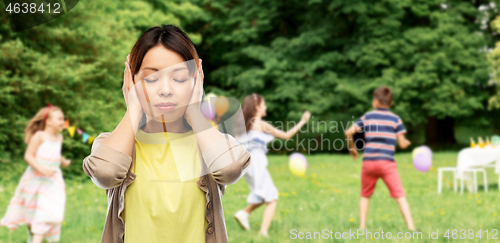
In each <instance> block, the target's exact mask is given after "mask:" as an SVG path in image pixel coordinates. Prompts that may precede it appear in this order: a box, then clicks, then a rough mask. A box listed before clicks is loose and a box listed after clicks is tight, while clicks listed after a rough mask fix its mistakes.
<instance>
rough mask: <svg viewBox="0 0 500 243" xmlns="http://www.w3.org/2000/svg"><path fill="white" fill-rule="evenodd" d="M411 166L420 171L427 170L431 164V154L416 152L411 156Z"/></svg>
mask: <svg viewBox="0 0 500 243" xmlns="http://www.w3.org/2000/svg"><path fill="white" fill-rule="evenodd" d="M413 166H415V169H417V170H418V171H420V172H426V171H428V170H429V169H430V168H431V166H432V154H430V153H418V154H417V155H415V157H414V158H413Z"/></svg>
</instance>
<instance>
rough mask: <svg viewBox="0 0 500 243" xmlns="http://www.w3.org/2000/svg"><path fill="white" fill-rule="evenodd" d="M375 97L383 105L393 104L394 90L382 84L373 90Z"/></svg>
mask: <svg viewBox="0 0 500 243" xmlns="http://www.w3.org/2000/svg"><path fill="white" fill-rule="evenodd" d="M373 98H374V99H376V100H378V102H379V103H380V104H381V105H383V106H390V105H391V104H392V91H391V89H389V88H388V87H387V86H382V87H380V88H378V89H376V90H375V91H373Z"/></svg>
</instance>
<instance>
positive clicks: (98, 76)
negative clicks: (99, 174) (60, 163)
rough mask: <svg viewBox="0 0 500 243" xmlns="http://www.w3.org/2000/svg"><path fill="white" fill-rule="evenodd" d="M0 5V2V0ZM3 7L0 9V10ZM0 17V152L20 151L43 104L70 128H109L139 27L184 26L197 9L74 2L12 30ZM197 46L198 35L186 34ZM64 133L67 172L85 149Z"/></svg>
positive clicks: (118, 110) (119, 113)
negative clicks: (25, 27) (68, 7)
mask: <svg viewBox="0 0 500 243" xmlns="http://www.w3.org/2000/svg"><path fill="white" fill-rule="evenodd" d="M0 5H1V6H2V8H3V7H4V6H3V4H0ZM3 9H4V8H3ZM2 14H3V15H2V19H1V20H0V56H1V58H0V85H1V88H0V113H1V114H2V115H1V117H0V157H3V158H9V157H11V156H17V155H21V154H22V153H23V152H24V149H25V148H26V146H25V145H24V143H23V133H24V128H25V126H26V124H27V122H28V120H29V119H31V117H33V116H34V114H35V113H36V112H37V111H38V109H40V108H42V107H43V106H45V105H46V104H47V103H48V102H50V103H52V104H54V105H57V106H60V107H61V108H62V109H63V110H64V113H65V116H66V118H68V119H69V120H70V122H71V124H72V125H75V126H77V127H79V128H81V129H82V130H83V131H84V132H87V133H88V134H90V135H92V136H96V135H98V134H99V133H101V132H105V131H112V130H113V129H114V127H115V126H116V125H117V124H118V123H119V121H120V120H121V118H122V117H123V114H124V112H125V110H126V108H125V102H124V100H123V94H122V91H121V86H122V82H123V70H124V67H125V65H124V62H125V61H126V56H127V55H128V53H129V52H130V50H131V49H132V46H133V44H134V43H135V41H136V40H137V38H138V37H139V36H140V34H141V33H142V32H144V31H145V30H147V29H148V28H150V27H153V26H159V25H161V24H174V25H177V26H180V27H183V22H189V21H194V20H197V18H198V17H197V16H202V13H201V9H200V8H198V7H197V6H195V5H193V4H191V3H185V2H183V3H180V2H171V1H169V2H165V1H158V0H154V1H80V3H78V5H77V6H76V7H74V8H73V9H72V10H71V11H69V12H68V13H66V14H64V15H63V16H61V17H59V18H57V19H55V20H52V21H50V22H48V23H46V24H44V25H41V26H38V27H35V28H32V29H28V30H25V31H22V32H18V33H13V32H12V31H11V29H10V26H9V23H8V18H7V16H6V15H5V13H4V12H2ZM188 34H189V35H190V37H191V38H192V39H193V40H194V41H195V42H197V43H199V42H200V41H201V36H200V35H199V34H196V33H188ZM64 135H65V137H66V139H65V142H64V146H63V153H65V154H66V155H67V156H68V157H69V158H73V162H74V164H75V165H74V167H73V168H74V170H75V172H76V171H79V172H81V164H80V163H78V162H80V161H81V160H82V159H83V157H84V156H86V155H88V153H89V152H90V145H87V144H84V143H82V141H81V137H80V136H79V135H75V137H74V138H70V137H69V136H67V135H68V133H67V132H66V131H65V132H64Z"/></svg>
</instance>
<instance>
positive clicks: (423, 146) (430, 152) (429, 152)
mask: <svg viewBox="0 0 500 243" xmlns="http://www.w3.org/2000/svg"><path fill="white" fill-rule="evenodd" d="M419 148H422V149H424V150H425V151H427V153H428V154H430V155H431V158H432V150H431V149H430V148H429V147H427V146H425V145H422V146H420V147H419Z"/></svg>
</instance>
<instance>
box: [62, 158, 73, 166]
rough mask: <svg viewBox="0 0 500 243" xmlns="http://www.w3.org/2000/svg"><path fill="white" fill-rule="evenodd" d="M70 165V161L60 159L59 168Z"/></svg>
mask: <svg viewBox="0 0 500 243" xmlns="http://www.w3.org/2000/svg"><path fill="white" fill-rule="evenodd" d="M70 164H71V160H68V159H65V158H64V157H61V167H68V166H69V165H70Z"/></svg>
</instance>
